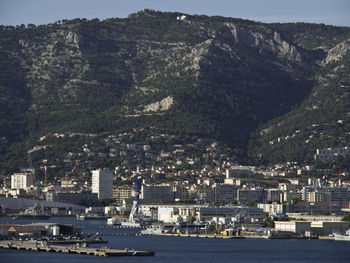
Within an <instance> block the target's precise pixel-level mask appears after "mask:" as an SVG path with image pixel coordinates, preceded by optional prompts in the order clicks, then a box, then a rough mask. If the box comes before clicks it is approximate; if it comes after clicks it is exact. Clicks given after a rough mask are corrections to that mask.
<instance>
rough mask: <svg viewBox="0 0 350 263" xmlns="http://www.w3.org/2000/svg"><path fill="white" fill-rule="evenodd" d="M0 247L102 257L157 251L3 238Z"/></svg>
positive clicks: (150, 254)
mask: <svg viewBox="0 0 350 263" xmlns="http://www.w3.org/2000/svg"><path fill="white" fill-rule="evenodd" d="M0 248H3V249H18V250H27V251H38V252H39V251H43V252H56V253H64V254H80V255H92V256H101V257H122V256H143V257H145V256H154V255H155V252H153V251H150V250H143V251H138V250H133V249H128V248H125V249H111V248H109V247H101V248H89V247H81V246H79V245H77V244H75V245H69V246H62V245H49V244H46V243H45V242H40V241H14V240H1V241H0Z"/></svg>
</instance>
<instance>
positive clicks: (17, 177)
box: [11, 173, 34, 189]
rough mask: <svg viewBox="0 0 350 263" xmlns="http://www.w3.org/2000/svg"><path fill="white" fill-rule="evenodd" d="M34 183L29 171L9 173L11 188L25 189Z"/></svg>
mask: <svg viewBox="0 0 350 263" xmlns="http://www.w3.org/2000/svg"><path fill="white" fill-rule="evenodd" d="M33 184H34V176H33V174H31V173H14V174H13V175H11V189H26V188H28V187H30V186H31V185H33Z"/></svg>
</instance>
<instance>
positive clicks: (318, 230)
mask: <svg viewBox="0 0 350 263" xmlns="http://www.w3.org/2000/svg"><path fill="white" fill-rule="evenodd" d="M349 227H350V222H347V221H345V222H324V221H317V222H311V231H312V233H314V234H318V235H322V236H328V235H331V234H334V233H338V234H340V233H345V231H346V230H348V229H349Z"/></svg>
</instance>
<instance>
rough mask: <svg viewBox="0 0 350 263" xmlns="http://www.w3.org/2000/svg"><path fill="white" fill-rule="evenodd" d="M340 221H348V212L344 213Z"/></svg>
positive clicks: (349, 219)
mask: <svg viewBox="0 0 350 263" xmlns="http://www.w3.org/2000/svg"><path fill="white" fill-rule="evenodd" d="M341 221H350V213H346V214H345V215H344V216H343V217H342V219H341Z"/></svg>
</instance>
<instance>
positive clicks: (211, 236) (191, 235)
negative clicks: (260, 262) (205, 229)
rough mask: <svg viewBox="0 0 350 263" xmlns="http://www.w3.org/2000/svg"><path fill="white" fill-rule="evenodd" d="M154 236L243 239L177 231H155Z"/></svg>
mask: <svg viewBox="0 0 350 263" xmlns="http://www.w3.org/2000/svg"><path fill="white" fill-rule="evenodd" d="M152 235H154V236H166V237H191V238H217V239H243V238H245V237H243V236H225V235H219V234H178V233H159V234H158V233H157V234H152Z"/></svg>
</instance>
